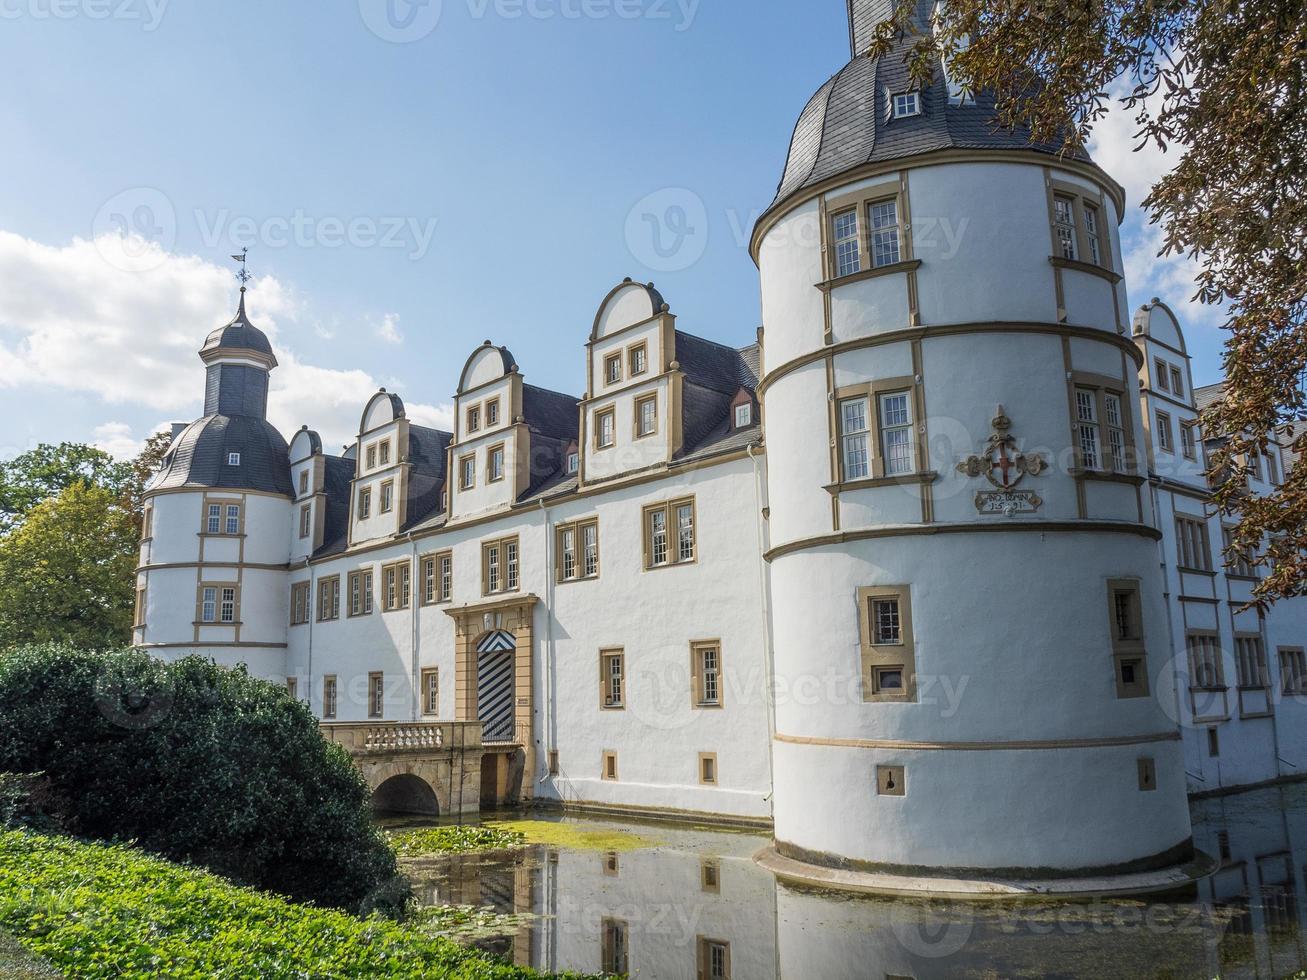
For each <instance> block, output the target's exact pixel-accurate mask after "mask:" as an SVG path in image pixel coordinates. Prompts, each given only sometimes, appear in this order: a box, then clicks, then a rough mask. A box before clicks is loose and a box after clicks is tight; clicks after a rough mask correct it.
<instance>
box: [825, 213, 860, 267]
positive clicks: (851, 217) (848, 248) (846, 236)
mask: <svg viewBox="0 0 1307 980" xmlns="http://www.w3.org/2000/svg"><path fill="white" fill-rule="evenodd" d="M831 228H832V232H833V238H834V239H835V275H836V276H851V275H853V274H854V273H855V272H861V271H862V256H861V253H860V243H859V241H858V212H857V211H856V210H851V211H842V212H840V213H839V214H837V215H835V216H834V217H832V218H831Z"/></svg>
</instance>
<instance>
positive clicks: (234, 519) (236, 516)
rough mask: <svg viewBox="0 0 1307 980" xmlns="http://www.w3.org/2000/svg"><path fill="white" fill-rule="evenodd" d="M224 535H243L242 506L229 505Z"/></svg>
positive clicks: (223, 530)
mask: <svg viewBox="0 0 1307 980" xmlns="http://www.w3.org/2000/svg"><path fill="white" fill-rule="evenodd" d="M222 533H223V534H240V533H241V505H240V504H228V505H227V523H226V524H224V525H223V529H222Z"/></svg>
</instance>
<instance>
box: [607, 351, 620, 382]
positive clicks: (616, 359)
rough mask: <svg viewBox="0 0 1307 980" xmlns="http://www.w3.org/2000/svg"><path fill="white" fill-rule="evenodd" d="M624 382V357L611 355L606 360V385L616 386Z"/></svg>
mask: <svg viewBox="0 0 1307 980" xmlns="http://www.w3.org/2000/svg"><path fill="white" fill-rule="evenodd" d="M621 380H622V355H621V354H620V353H616V354H609V355H608V356H607V357H605V358H604V384H606V385H615V384H617V383H618V382H619V381H621Z"/></svg>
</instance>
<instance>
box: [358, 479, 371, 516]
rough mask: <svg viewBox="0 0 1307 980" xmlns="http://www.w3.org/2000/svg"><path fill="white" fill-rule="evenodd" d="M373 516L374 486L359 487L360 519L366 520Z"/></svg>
mask: <svg viewBox="0 0 1307 980" xmlns="http://www.w3.org/2000/svg"><path fill="white" fill-rule="evenodd" d="M371 516H372V488H371V487H361V488H360V489H359V520H360V521H366V520H367V519H368V518H369V517H371Z"/></svg>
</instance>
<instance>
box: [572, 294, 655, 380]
mask: <svg viewBox="0 0 1307 980" xmlns="http://www.w3.org/2000/svg"><path fill="white" fill-rule="evenodd" d="M643 292H644V291H643V290H640V293H641V294H643ZM627 295H631V294H627ZM635 299H638V297H636V298H635ZM632 301H635V300H632ZM619 304H620V301H619ZM648 305H649V304H648V302H647V301H644V302H643V306H644V308H646V309H647V308H648ZM627 312H628V313H629V312H630V311H627ZM637 312H638V310H637ZM648 315H649V314H647V313H646V314H645V316H648ZM624 317H625V314H623V317H622V318H623V319H624ZM632 322H633V323H635V322H638V321H632ZM662 322H663V321H662V317H659V318H658V319H656V320H650V321H649V322H648V323H646V324H645V325H644V326H641V327H637V328H635V329H632V330H625V331H624V332H623V333H621V334H619V335H617V336H612V337H607V336H604V337H600V339H598V340H596V341H595V342H594V343H593V345H592V346H591V348H590V391H591V392H593V393H594V395H595V396H596V397H598V396H601V395H606V394H611V393H613V392H617V391H621V390H622V389H623V388H625V387H626V386H628V385H630V384H642V383H643V382H645V381H647V380H648V379H649V378H651V377H653V376H655V375H657V374H660V373H662V368H663V366H664V365H665V364H666V363H667V360H668V358H667V356H666V352H665V351H664V350H663V349H662V347H663V344H662V336H663V330H662ZM620 323H621V319H614V322H613V324H612V325H613V326H614V328H615V329H619V330H620V329H622V328H621V326H620ZM641 343H643V344H644V345H645V349H646V350H647V351H648V355H649V358H648V368H647V369H646V371H645V373H644V374H639V375H636V376H635V377H631V361H630V357H629V356H628V352H629V351H630V349H631V348H632V347H635V346H637V345H638V344H641ZM619 352H620V353H621V355H622V380H621V381H619V382H618V383H617V384H615V385H610V384H608V381H607V378H605V376H604V358H606V357H608V356H609V355H610V354H615V353H619Z"/></svg>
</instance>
